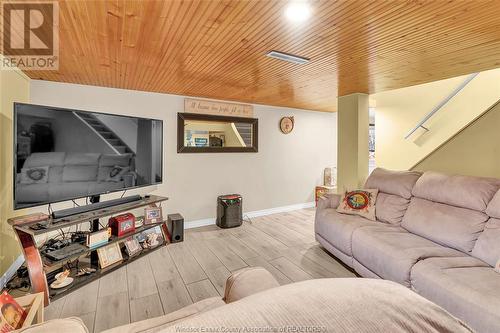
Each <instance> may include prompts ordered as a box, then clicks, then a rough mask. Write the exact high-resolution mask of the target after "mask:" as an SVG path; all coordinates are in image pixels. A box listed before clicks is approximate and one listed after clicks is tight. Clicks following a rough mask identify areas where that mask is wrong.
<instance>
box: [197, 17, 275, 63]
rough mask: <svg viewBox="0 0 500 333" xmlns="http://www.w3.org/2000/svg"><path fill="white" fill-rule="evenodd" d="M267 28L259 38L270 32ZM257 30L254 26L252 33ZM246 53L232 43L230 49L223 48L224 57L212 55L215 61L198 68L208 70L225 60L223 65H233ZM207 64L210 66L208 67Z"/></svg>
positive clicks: (256, 32) (245, 37)
mask: <svg viewBox="0 0 500 333" xmlns="http://www.w3.org/2000/svg"><path fill="white" fill-rule="evenodd" d="M279 11H281V8H280V9H279ZM275 27H279V24H277V25H275ZM267 30H268V32H266V35H265V36H262V37H261V38H264V39H265V38H266V36H267V35H268V34H271V33H272V32H271V30H270V29H269V28H267ZM259 31H260V30H258V29H257V28H255V29H254V31H253V34H254V35H257V34H258V33H259ZM235 35H236V34H235ZM241 37H242V36H238V39H239V38H241ZM252 37H253V35H246V36H244V39H251V38H252ZM226 42H227V43H229V44H230V45H231V43H230V42H228V41H226ZM238 44H239V43H238ZM254 48H255V46H253V47H252V50H253V49H254ZM248 49H250V48H248ZM249 52H254V51H249ZM247 53H248V52H247ZM247 53H245V52H241V50H240V49H238V48H237V46H236V45H233V46H232V48H231V49H226V50H225V54H224V57H219V58H217V57H214V58H215V59H216V61H215V62H211V63H210V64H207V65H206V66H205V67H204V68H201V69H198V70H199V71H202V72H210V71H211V70H212V69H213V68H214V67H216V66H221V65H222V64H223V63H224V62H225V63H224V67H225V68H228V67H230V66H231V65H234V64H235V63H238V62H239V59H240V55H245V56H246V54H247ZM227 59H231V60H230V62H227ZM208 66H211V67H208Z"/></svg>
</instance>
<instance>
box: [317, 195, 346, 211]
mask: <svg viewBox="0 0 500 333" xmlns="http://www.w3.org/2000/svg"><path fill="white" fill-rule="evenodd" d="M341 198H342V196H341V195H340V194H334V193H328V194H325V195H324V196H323V197H321V198H319V200H318V206H317V210H322V209H327V208H333V209H337V207H338V206H339V205H340V199H341Z"/></svg>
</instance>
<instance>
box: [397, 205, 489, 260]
mask: <svg viewBox="0 0 500 333" xmlns="http://www.w3.org/2000/svg"><path fill="white" fill-rule="evenodd" d="M487 220H488V215H486V214H484V213H482V212H478V211H475V210H470V209H465V208H459V207H453V206H449V205H445V204H441V203H437V202H432V201H428V200H424V199H419V198H412V199H411V203H410V206H409V207H408V210H407V211H406V214H405V216H404V218H403V223H402V224H401V226H402V227H403V228H405V229H406V230H408V231H410V232H412V233H414V234H417V235H420V236H422V237H425V238H428V239H430V240H432V241H434V242H436V243H439V244H442V245H445V246H450V247H453V248H455V249H457V250H460V251H463V252H470V251H472V248H473V247H474V244H475V242H476V240H477V238H478V237H479V234H480V233H481V232H482V231H483V229H484V225H485V224H486V221H487Z"/></svg>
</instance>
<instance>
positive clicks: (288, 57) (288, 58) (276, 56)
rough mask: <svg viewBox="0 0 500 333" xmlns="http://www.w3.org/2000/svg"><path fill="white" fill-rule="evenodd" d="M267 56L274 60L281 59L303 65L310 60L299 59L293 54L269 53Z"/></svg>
mask: <svg viewBox="0 0 500 333" xmlns="http://www.w3.org/2000/svg"><path fill="white" fill-rule="evenodd" d="M266 56H268V57H270V58H274V59H279V60H283V61H288V62H291V63H294V64H298V65H303V64H307V63H308V62H309V59H308V58H304V57H299V56H296V55H293V54H289V53H284V52H279V51H269V52H268V53H267V54H266Z"/></svg>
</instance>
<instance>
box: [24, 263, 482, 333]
mask: <svg viewBox="0 0 500 333" xmlns="http://www.w3.org/2000/svg"><path fill="white" fill-rule="evenodd" d="M22 332H24V333H48V332H61V333H66V332H68V333H88V330H87V328H86V327H85V325H84V324H83V323H82V321H81V320H80V319H78V318H67V319H58V320H51V321H48V322H46V323H43V324H41V325H37V326H33V327H31V328H28V329H25V330H22ZM135 332H144V333H145V332H148V333H153V332H176V333H179V332H180V333H182V332H186V333H188V332H311V333H314V332H353V333H354V332H356V333H371V332H441V333H445V332H447V333H462V332H463V333H466V332H467V333H471V332H472V330H471V329H470V328H469V327H467V325H465V324H464V323H463V322H462V321H460V320H459V319H457V318H455V317H453V316H451V315H450V314H449V313H448V312H446V311H445V310H443V309H442V308H441V307H439V306H437V305H435V304H433V303H432V302H430V301H428V300H426V299H425V298H423V297H420V296H419V295H417V294H415V293H413V292H411V291H410V290H408V289H407V288H404V287H402V286H400V285H398V284H397V283H394V282H390V281H382V280H369V279H319V280H308V281H303V282H299V283H292V284H288V285H285V286H281V287H280V286H279V284H278V282H277V281H276V280H275V279H274V277H273V276H272V275H271V274H270V273H269V272H268V271H266V270H265V269H263V268H258V267H256V268H247V269H244V270H242V271H238V272H236V273H234V274H233V275H231V276H230V277H229V278H228V280H227V282H226V286H225V293H224V298H223V299H221V298H217V297H214V298H209V299H205V300H203V301H200V302H197V303H195V304H192V305H189V306H187V307H185V308H183V309H180V310H178V311H175V312H173V313H170V314H167V315H164V316H161V317H157V318H152V319H147V320H144V321H140V322H136V323H132V324H129V325H125V326H120V327H116V328H112V329H110V330H107V331H105V332H103V333H135Z"/></svg>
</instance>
